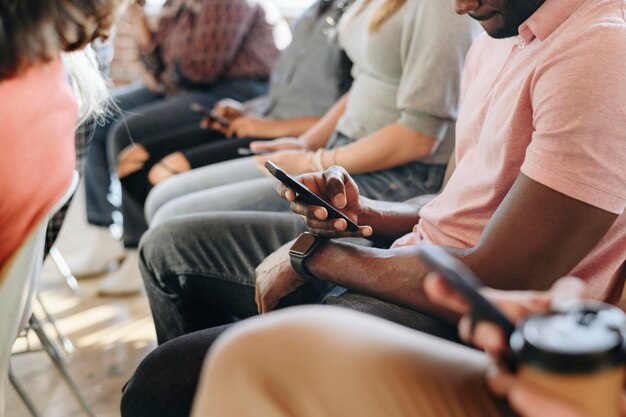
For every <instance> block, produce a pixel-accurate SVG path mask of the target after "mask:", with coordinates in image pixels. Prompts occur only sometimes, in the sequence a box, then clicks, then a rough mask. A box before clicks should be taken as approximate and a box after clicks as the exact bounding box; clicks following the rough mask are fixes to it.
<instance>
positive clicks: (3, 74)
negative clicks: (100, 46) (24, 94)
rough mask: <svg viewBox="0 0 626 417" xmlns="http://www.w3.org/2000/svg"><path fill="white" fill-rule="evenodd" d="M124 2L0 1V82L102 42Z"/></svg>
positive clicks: (107, 0) (111, 0) (92, 0)
mask: <svg viewBox="0 0 626 417" xmlns="http://www.w3.org/2000/svg"><path fill="white" fill-rule="evenodd" d="M124 1H125V0H91V1H90V0H0V80H2V79H5V78H10V77H15V76H17V75H19V74H20V73H21V72H23V71H24V70H25V69H27V68H28V67H30V66H32V65H36V64H40V63H44V62H47V61H50V60H52V59H54V58H56V57H57V56H58V55H59V54H60V53H61V52H71V51H75V50H78V49H81V48H83V47H85V46H86V45H87V44H89V43H90V42H91V41H93V40H94V39H96V38H103V39H106V38H107V37H108V35H109V32H110V30H111V27H112V26H113V24H114V23H115V20H116V19H117V13H118V10H119V8H120V6H121V4H122V3H123V2H124Z"/></svg>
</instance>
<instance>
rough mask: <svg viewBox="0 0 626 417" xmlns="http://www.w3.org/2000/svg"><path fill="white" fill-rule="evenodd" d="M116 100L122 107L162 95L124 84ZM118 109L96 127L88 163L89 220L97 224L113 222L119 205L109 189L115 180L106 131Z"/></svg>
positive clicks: (137, 104)
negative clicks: (108, 151)
mask: <svg viewBox="0 0 626 417" xmlns="http://www.w3.org/2000/svg"><path fill="white" fill-rule="evenodd" d="M114 98H115V103H116V104H117V106H118V108H119V109H120V110H122V111H129V110H130V109H133V108H135V107H138V106H142V105H145V104H148V103H152V102H155V101H157V100H159V99H161V97H160V96H158V95H155V94H152V93H151V92H150V91H149V90H148V89H147V88H145V87H143V86H141V85H133V86H129V87H122V88H120V89H118V90H116V92H115V96H114ZM119 115H120V113H119V112H114V113H113V114H112V115H110V116H109V117H107V119H106V121H105V123H104V124H102V125H99V126H98V127H97V128H96V132H95V134H94V138H93V140H92V142H91V147H90V149H89V153H88V154H87V163H86V164H85V200H86V206H87V221H88V222H89V224H92V225H95V226H109V225H111V224H112V223H113V218H112V214H113V212H114V211H115V210H117V207H116V206H115V205H113V204H112V203H111V199H110V195H109V193H110V191H111V185H112V182H113V181H117V179H116V178H112V177H111V175H112V174H113V173H112V172H111V169H112V168H111V166H110V164H109V160H108V157H107V134H108V132H109V129H110V127H111V125H112V124H113V123H114V122H115V119H116V118H117V117H119Z"/></svg>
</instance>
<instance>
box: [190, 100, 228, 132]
mask: <svg viewBox="0 0 626 417" xmlns="http://www.w3.org/2000/svg"><path fill="white" fill-rule="evenodd" d="M189 108H190V109H191V111H193V112H196V113H199V114H201V115H203V116H204V117H206V118H207V119H209V120H210V121H211V122H216V123H217V124H219V125H220V126H222V127H228V126H229V125H230V120H228V119H227V118H225V117H222V116H220V115H219V114H217V113H215V112H214V111H213V110H209V109H207V108H206V107H204V106H203V105H202V104H200V103H191V104H190V105H189Z"/></svg>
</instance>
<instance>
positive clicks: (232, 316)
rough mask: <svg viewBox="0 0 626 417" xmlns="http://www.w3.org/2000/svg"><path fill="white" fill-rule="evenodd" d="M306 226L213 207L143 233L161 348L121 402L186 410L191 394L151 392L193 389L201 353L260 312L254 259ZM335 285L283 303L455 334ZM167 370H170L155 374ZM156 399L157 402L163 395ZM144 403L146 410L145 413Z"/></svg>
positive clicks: (291, 218) (285, 217)
mask: <svg viewBox="0 0 626 417" xmlns="http://www.w3.org/2000/svg"><path fill="white" fill-rule="evenodd" d="M302 230H304V226H303V224H302V222H301V220H300V219H299V218H298V216H295V215H292V214H277V213H249V212H240V213H214V214H206V215H197V216H190V217H185V218H180V219H176V220H173V221H170V222H167V223H165V224H163V225H161V226H159V227H157V228H155V229H152V230H151V231H150V232H149V233H148V234H147V235H146V236H145V237H144V240H143V242H142V245H141V260H140V268H141V269H142V275H143V276H144V281H145V284H146V291H147V294H148V297H149V299H150V304H151V307H152V312H153V316H154V319H155V326H156V327H157V334H158V336H159V341H160V343H162V344H163V347H160V348H158V349H157V350H156V351H154V352H153V353H152V354H150V355H149V357H148V358H147V359H146V360H145V361H144V362H143V363H142V365H141V366H140V367H139V369H138V370H137V372H136V373H135V375H134V376H133V379H132V380H131V382H130V383H129V385H128V387H127V389H126V390H125V394H124V402H123V404H124V407H126V408H127V409H128V410H134V411H133V412H132V413H131V412H129V413H128V414H125V416H139V415H148V414H150V413H152V415H185V414H184V413H185V412H186V411H188V407H190V402H189V401H187V402H184V401H182V400H181V401H178V402H177V403H172V406H171V407H169V408H162V407H157V408H155V409H153V408H152V407H151V405H150V404H152V403H153V402H152V401H151V400H150V399H151V398H152V396H158V397H167V396H168V395H169V394H168V393H169V392H170V391H172V389H171V387H170V386H169V385H170V384H171V383H176V384H184V385H185V386H186V387H187V388H186V390H185V391H187V392H188V391H193V390H194V389H195V385H196V381H197V377H198V372H199V369H200V361H201V359H199V358H202V356H203V355H202V352H203V351H204V352H206V351H207V350H208V349H209V347H210V346H211V344H212V343H213V341H214V340H215V338H216V337H217V336H218V335H219V333H221V332H222V331H223V330H225V329H226V327H228V325H229V323H232V322H235V321H237V320H240V319H244V318H247V317H250V316H253V315H256V311H257V309H256V304H255V299H254V283H255V274H254V269H255V268H256V266H257V265H258V264H260V263H261V262H262V261H263V259H264V258H265V257H266V256H268V255H269V254H270V253H272V252H274V251H275V250H276V249H277V248H278V247H280V246H281V245H283V244H284V243H286V242H288V241H289V240H292V239H294V238H295V237H296V236H297V235H298V234H299V233H300V232H301V231H302ZM364 243H365V242H364ZM331 288H332V286H329V285H327V284H326V283H323V282H315V283H313V282H312V283H311V285H308V286H307V287H305V288H302V289H300V290H299V291H298V292H296V293H295V294H293V295H292V296H291V297H289V298H288V299H287V300H286V301H285V302H284V303H282V304H281V307H285V306H291V305H295V304H303V303H315V302H318V301H320V300H322V301H321V302H323V303H327V304H331V305H334V306H341V307H344V308H346V309H352V310H356V311H360V312H364V313H368V314H370V315H375V316H378V317H382V318H384V319H386V320H389V321H393V322H396V323H399V324H402V325H404V326H406V327H410V328H413V329H417V330H422V331H425V332H428V333H432V334H435V335H437V336H440V337H445V338H449V339H451V340H456V330H455V329H454V328H453V327H451V326H449V325H447V324H445V323H443V322H441V321H439V320H437V319H434V318H432V317H429V316H428V315H425V314H422V313H419V312H416V311H412V310H409V309H406V308H404V307H400V306H397V305H393V304H391V303H387V302H385V301H382V300H378V299H376V298H374V297H370V296H366V295H362V294H356V293H353V292H349V291H345V290H342V289H340V288H336V287H335V288H334V289H332V291H330V292H329V290H331ZM216 326H222V327H216ZM172 340H176V342H175V343H173V342H170V341H172ZM174 351H176V352H178V354H179V355H182V356H185V357H190V358H196V359H190V360H189V361H186V362H185V363H184V364H181V363H180V362H179V361H176V360H170V359H168V358H173V357H175V356H176V353H174ZM186 352H189V355H187V353H186ZM181 367H182V368H181ZM177 372H182V373H183V374H184V375H187V376H188V377H187V378H186V380H185V381H179V380H176V379H175V378H173V376H174V375H175V374H176V373H177ZM168 374H171V376H172V377H170V378H162V377H159V378H158V379H155V378H156V377H157V375H168ZM147 380H158V381H160V382H158V383H150V384H147V386H148V387H149V388H146V389H144V388H143V386H144V385H146V384H143V383H141V381H147ZM178 388H180V387H178ZM178 388H177V389H178ZM177 392H178V391H177ZM186 398H188V399H189V398H190V397H189V396H187V397H186ZM138 404H143V406H139V405H138ZM154 404H159V402H158V400H155V402H154ZM140 409H143V410H144V411H142V412H141V413H140V412H139V411H138V410H140ZM165 410H167V411H165ZM161 411H162V412H163V414H159V413H160V412H161ZM143 412H145V413H146V414H142V413H143ZM154 413H156V414H154Z"/></svg>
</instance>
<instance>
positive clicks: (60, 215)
mask: <svg viewBox="0 0 626 417" xmlns="http://www.w3.org/2000/svg"><path fill="white" fill-rule="evenodd" d="M95 131H96V121H95V119H89V120H87V121H85V122H84V123H83V124H82V125H80V126H79V127H78V128H77V129H76V169H77V170H78V173H79V174H80V176H81V177H82V176H83V172H84V170H85V159H86V158H87V151H88V150H89V144H90V143H91V140H92V139H93V135H94V132H95ZM71 202H72V199H70V200H69V201H68V202H67V203H65V205H64V206H63V207H62V208H61V209H60V210H59V211H58V212H56V214H55V215H54V216H52V218H51V219H50V221H49V222H48V230H47V231H46V249H45V252H44V253H45V254H47V253H48V251H49V250H50V248H51V247H52V245H53V244H54V241H55V240H56V238H57V237H58V236H59V232H60V231H61V226H62V225H63V220H65V215H66V214H67V210H68V208H69V206H70V203H71Z"/></svg>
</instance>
